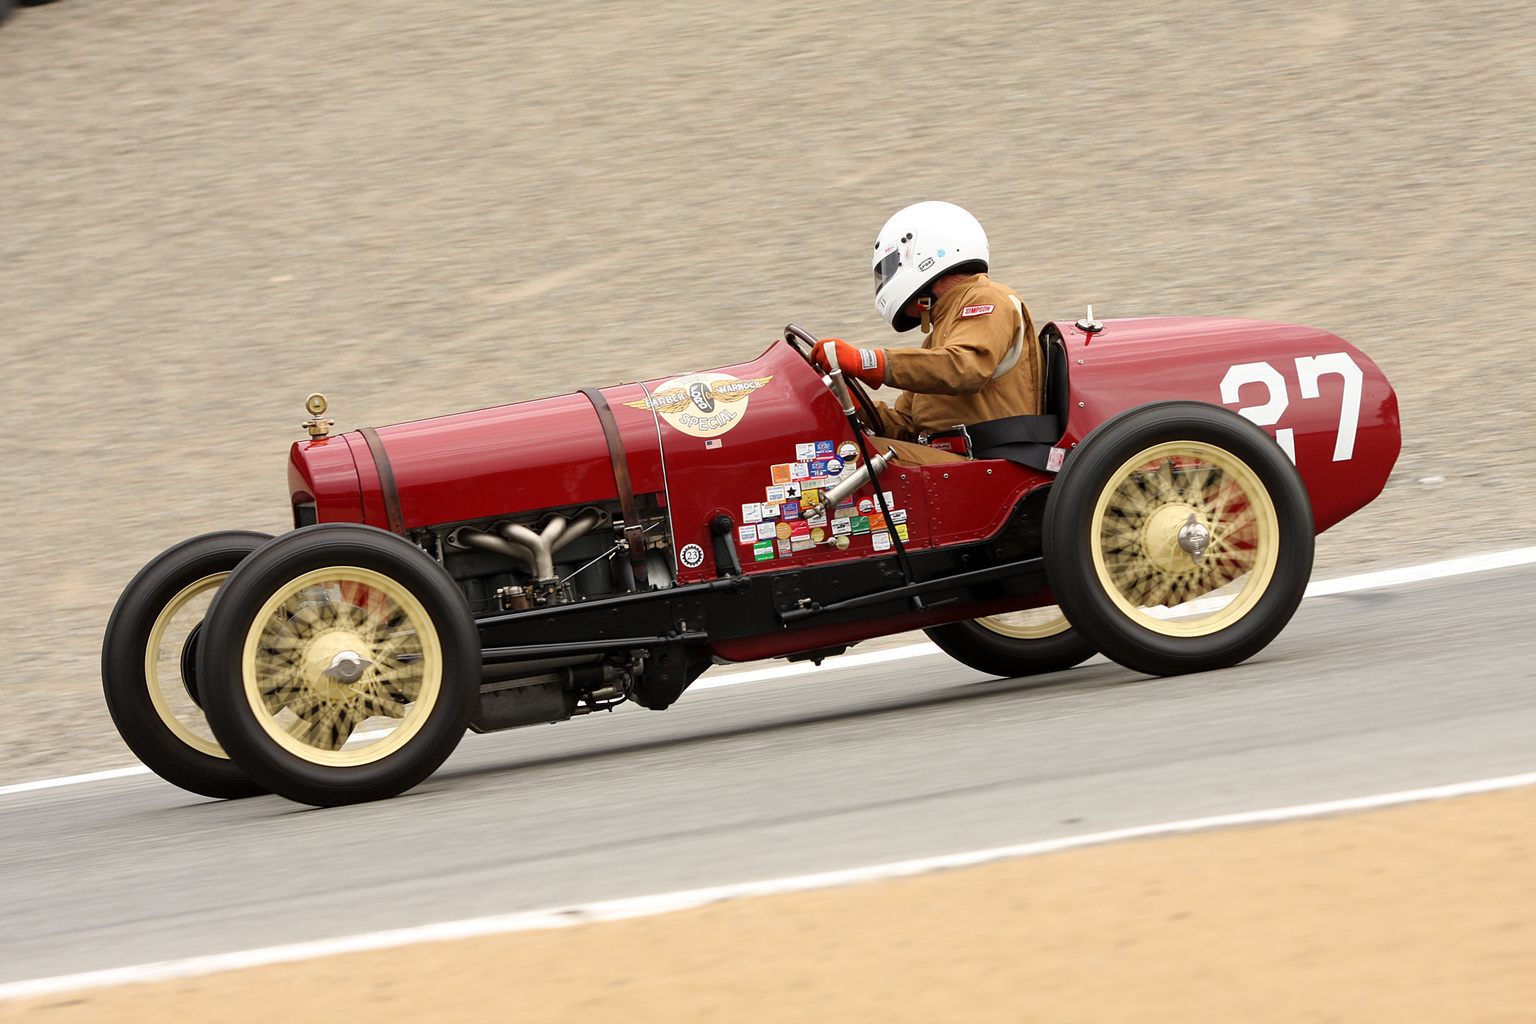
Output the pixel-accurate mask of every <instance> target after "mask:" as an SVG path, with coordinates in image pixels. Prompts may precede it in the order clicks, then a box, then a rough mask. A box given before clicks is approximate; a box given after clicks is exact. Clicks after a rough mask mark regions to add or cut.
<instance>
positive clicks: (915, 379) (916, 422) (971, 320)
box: [875, 274, 1044, 464]
mask: <svg viewBox="0 0 1536 1024" xmlns="http://www.w3.org/2000/svg"><path fill="white" fill-rule="evenodd" d="M1015 297H1016V293H1015V292H1014V291H1013V289H1012V288H1008V287H1006V286H1005V285H1000V284H998V283H996V282H995V281H993V280H991V279H990V278H988V277H987V275H986V274H977V275H975V276H974V277H968V278H966V279H965V280H963V281H961V282H959V283H958V284H956V285H955V286H954V287H952V288H950V289H949V290H948V291H946V292H945V293H944V294H943V295H942V296H941V297H940V298H939V299H938V300H937V301H936V302H935V303H934V305H933V311H932V314H931V315H932V321H933V330H932V331H931V332H930V333H929V334H928V335H927V336H926V337H924V338H923V347H922V348H888V349H886V350H885V382H886V383H887V384H889V385H891V386H892V387H897V388H900V389H901V390H902V391H904V392H905V394H903V395H902V396H901V397H900V398H898V399H897V400H896V405H895V407H894V408H893V407H891V406H888V405H886V404H885V403H884V402H876V403H875V405H876V406H877V408H878V411H879V413H880V423H879V425H878V427H877V431H878V432H879V434H880V435H881V438H882V439H883V440H889V441H892V442H907V443H896V444H892V445H891V447H893V448H895V449H896V456H897V458H898V460H900V461H901V462H905V463H909V464H921V463H932V462H949V461H953V460H954V459H956V458H958V456H954V455H952V454H951V453H949V452H943V451H938V450H936V449H932V448H928V447H926V446H924V445H920V444H917V443H915V442H916V441H917V436H918V435H919V434H922V433H934V432H937V431H940V430H948V429H950V428H951V427H954V426H955V425H957V424H961V423H964V424H971V423H982V422H985V421H986V420H996V419H1002V418H1003V417H1005V416H1028V415H1036V414H1038V413H1039V412H1040V386H1041V381H1042V379H1043V378H1044V373H1043V368H1042V367H1041V365H1040V341H1039V338H1038V337H1037V335H1036V334H1035V325H1034V322H1033V321H1032V320H1031V319H1030V316H1029V310H1028V308H1026V307H1025V306H1024V304H1023V303H1022V302H1021V303H1019V305H1018V306H1015V305H1014V298H1015ZM1021 318H1022V320H1021ZM1021 323H1022V326H1023V329H1024V339H1023V342H1024V343H1023V348H1022V350H1021V351H1020V352H1019V356H1018V361H1017V362H1016V363H1015V364H1014V365H1013V366H1012V367H1011V368H1010V369H1009V370H1007V371H1006V372H1004V373H1002V374H1001V375H999V376H997V377H996V378H994V377H993V374H994V373H995V372H996V371H997V368H998V365H999V363H1001V362H1002V361H1003V360H1004V358H1005V357H1006V356H1007V355H1008V351H1009V349H1011V348H1012V347H1013V343H1014V340H1015V339H1016V338H1017V337H1018V333H1019V328H1020V326H1021ZM882 448H883V445H882Z"/></svg>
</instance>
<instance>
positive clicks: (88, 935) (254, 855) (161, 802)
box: [0, 565, 1536, 983]
mask: <svg viewBox="0 0 1536 1024" xmlns="http://www.w3.org/2000/svg"><path fill="white" fill-rule="evenodd" d="M1533 585H1536V568H1533V567H1531V566H1528V565H1527V566H1522V567H1518V568H1510V569H1502V570H1494V571H1488V572H1482V573H1475V574H1471V575H1465V576H1457V577H1452V578H1447V579H1438V580H1431V581H1427V582H1419V583H1413V584H1408V585H1403V586H1397V587H1391V588H1385V589H1371V590H1364V591H1358V592H1351V593H1344V594H1336V595H1328V596H1319V597H1313V598H1309V599H1308V600H1307V601H1306V602H1304V603H1303V605H1302V608H1301V610H1300V612H1299V613H1298V614H1297V616H1296V618H1295V619H1294V620H1293V622H1292V624H1291V625H1290V627H1289V628H1288V629H1287V630H1286V631H1285V633H1284V634H1282V636H1281V637H1280V638H1279V639H1278V640H1277V641H1276V642H1275V643H1274V644H1272V645H1271V646H1270V647H1269V648H1268V649H1267V650H1266V651H1264V652H1263V653H1262V654H1261V655H1260V656H1259V657H1257V658H1255V659H1254V660H1252V661H1251V662H1249V663H1247V664H1245V665H1242V666H1239V667H1238V668H1235V669H1229V670H1227V671H1224V672H1219V673H1209V674H1202V675H1193V676H1185V677H1181V678H1175V679H1148V678H1145V677H1141V676H1137V675H1135V674H1133V673H1130V672H1128V671H1126V670H1124V669H1121V668H1119V667H1118V666H1114V665H1111V664H1108V663H1105V662H1103V661H1102V660H1101V659H1095V660H1094V661H1092V662H1090V663H1088V664H1087V665H1084V666H1081V667H1079V668H1077V669H1074V670H1072V671H1069V672H1066V673H1060V674H1057V675H1054V676H1049V677H1042V678H1040V679H1036V680H1033V681H1029V680H1004V681H1000V680H992V679H988V678H986V677H983V676H980V675H978V674H977V673H974V672H971V671H969V670H967V669H964V668H962V667H960V666H958V665H956V664H955V663H953V662H951V661H949V660H948V659H947V658H945V657H943V656H942V655H940V656H923V657H916V658H912V659H909V660H904V661H900V662H892V663H888V664H886V665H882V666H873V667H866V668H853V669H848V670H844V671H839V672H829V673H824V674H819V675H815V676H808V677H800V678H789V679H781V680H777V681H763V682H756V683H747V684H742V685H739V686H728V687H718V688H713V689H702V690H699V691H697V692H694V693H691V694H689V695H687V696H686V697H685V698H684V700H683V701H682V702H680V703H679V704H678V705H677V706H676V707H674V708H673V709H671V710H669V711H668V712H666V713H665V714H655V713H650V712H643V711H639V710H635V709H623V710H621V711H620V712H618V713H615V714H613V715H611V716H609V715H605V716H600V717H595V718H587V719H578V720H575V721H573V722H569V723H564V724H562V725H560V726H558V727H556V728H535V729H523V730H514V731H511V732H506V733H500V734H493V735H490V736H483V737H477V736H469V737H467V738H466V741H465V743H464V744H463V745H462V746H461V747H460V749H459V751H458V752H457V753H456V754H455V755H454V757H453V758H452V759H451V760H450V761H449V762H448V764H447V765H446V766H445V767H444V769H443V770H441V771H440V772H439V773H438V774H437V775H436V776H435V777H434V778H433V779H431V780H429V781H428V782H427V783H426V784H424V785H423V786H421V787H419V788H418V789H416V790H414V791H413V792H412V793H410V794H407V795H406V796H404V797H401V798H399V799H396V800H392V801H387V802H384V803H377V804H369V805H364V806H359V807H350V808H339V809H331V810H313V809H308V808H303V807H300V806H297V805H294V804H291V803H288V802H286V801H283V800H280V799H278V798H276V797H263V798H258V799H253V800H246V801H238V802H216V801H205V800H202V799H199V798H196V797H192V796H190V795H188V794H185V793H183V792H181V791H180V790H177V789H174V788H172V787H170V786H168V785H167V784H165V783H163V782H161V781H159V780H158V779H155V778H153V777H143V776H140V777H136V778H126V779H118V780H112V781H105V782H99V783H93V784H88V785H79V786H70V787H65V788H59V789H50V790H40V791H34V792H24V793H11V794H8V795H5V796H4V797H0V800H3V804H0V810H3V814H4V817H5V821H6V828H5V830H4V835H3V837H0V865H3V866H0V907H3V908H4V920H5V927H4V929H3V930H0V983H4V982H11V981H18V980H23V979H29V978H37V977H44V976H53V975H61V974H68V973H75V972H83V971H90V970H99V969H105V968H111V967H120V966H127V965H130V964H138V963H145V962H150V961H156V960H164V959H173V958H181V957H188V956H193V955H203V954H210V953H220V952H228V951H237V950H243V949H251V948H255V947H262V946H270V945H277V944H283V943H293V942H301V941H306V940H314V939H323V938H327V937H337V936H344V935H352V934H357V933H360V932H371V931H377V930H382V929H391V928H400V927H409V926H413V925H419V924H426V923H432V922H439V921H449V920H455V919H461V918H470V917H480V916H485V915H489V914H504V913H511V912H516V911H520V910H531V909H538V908H545V907H551V906H561V905H569V904H576V903H587V902H592V901H597V900H605V899H615V898H621V897H626V896H636V895H644V894H649V893H657V892H664V891H669V890H678V889H690V888H697V887H700V886H708V885H718V884H727V883H732V882H741V881H749V880H754V879H759V878H767V877H779V876H784V875H790V874H797V873H810V872H817V871H826V870H833V869H839V868H848V867H856V866H860V865H863V864H870V863H878V862H884V861H891V860H897V859H902V858H916V857H924V856H932V855H939V854H945V853H951V852H955V851H961V850H970V849H980V848H986V847H995V846H1001V845H1006V844H1012V843H1020V842H1030V841H1038V840H1047V839H1052V838H1059V837H1066V836H1072V835H1080V834H1085V833H1092V832H1100V831H1104V830H1107V829H1115V828H1127V827H1135V826H1139V825H1146V824H1152V823H1157V822H1162V821H1168V820H1172V819H1183V818H1195V817H1202V816H1209V815H1217V814H1226V813H1234V812H1241V811H1247V810H1252V809H1256V808H1265V807H1275V806H1282V805H1288V804H1302V803H1308V802H1314V801H1322V800H1329V799H1336V798H1341V797H1350V796H1357V795H1366V794H1374V793H1381V792H1387V791H1393V790H1402V789H1411V788H1416V787H1423V786H1432V785H1438V784H1443V783H1450V782H1459V781H1464V780H1472V779H1481V778H1487V777H1493V776H1502V775H1510V774H1515V773H1520V772H1526V771H1530V770H1531V768H1532V765H1533V753H1536V743H1533V739H1536V702H1532V701H1531V700H1530V684H1531V675H1532V672H1531V668H1530V666H1531V665H1532V664H1533V663H1536V636H1533V634H1532V631H1531V630H1530V629H1529V621H1530V618H1531V612H1532V606H1533V601H1532V598H1531V592H1532V587H1533ZM708 678H709V677H708V676H706V677H705V679H708Z"/></svg>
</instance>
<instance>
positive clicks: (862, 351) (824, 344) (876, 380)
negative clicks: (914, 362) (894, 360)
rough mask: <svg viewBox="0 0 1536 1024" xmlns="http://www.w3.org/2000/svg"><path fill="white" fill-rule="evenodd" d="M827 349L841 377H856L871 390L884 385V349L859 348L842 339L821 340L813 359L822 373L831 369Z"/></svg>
mask: <svg viewBox="0 0 1536 1024" xmlns="http://www.w3.org/2000/svg"><path fill="white" fill-rule="evenodd" d="M828 347H831V348H832V350H833V353H834V355H835V356H836V359H837V367H838V369H840V370H842V371H843V376H845V377H857V378H858V379H859V380H861V381H863V382H864V383H865V384H868V385H869V386H870V387H872V388H878V387H880V386H881V385H883V384H884V383H885V349H881V348H859V347H858V346H856V345H850V344H848V343H847V342H846V341H844V340H843V339H842V338H822V339H821V341H820V342H818V343H817V345H816V350H815V352H814V353H813V358H814V359H815V362H816V365H817V366H818V367H820V368H821V370H822V372H824V373H825V372H830V371H831V369H832V363H831V362H829V361H828V357H827V349H828Z"/></svg>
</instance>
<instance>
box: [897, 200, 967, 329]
mask: <svg viewBox="0 0 1536 1024" xmlns="http://www.w3.org/2000/svg"><path fill="white" fill-rule="evenodd" d="M990 255H991V250H990V249H989V248H988V246H987V233H986V232H985V231H983V230H982V229H981V223H980V222H979V221H978V220H977V219H976V218H975V217H972V216H971V215H970V214H969V213H967V212H966V211H965V210H963V209H961V208H960V207H958V206H956V205H955V204H954V203H940V202H928V203H917V204H915V205H913V206H909V207H907V208H906V209H904V210H901V211H899V212H898V213H897V214H896V215H895V216H894V217H892V218H891V219H890V220H888V221H886V222H885V227H883V228H881V229H880V236H879V238H877V239H876V241H875V309H877V310H879V312H880V315H881V316H883V317H885V322H886V323H888V324H890V325H891V326H892V327H894V328H895V329H896V330H898V331H910V330H911V329H912V328H914V327H916V326H917V324H918V320H917V317H913V316H908V315H907V314H906V313H904V312H902V311H903V310H904V309H906V307H907V303H909V302H911V301H912V300H913V299H914V298H916V297H917V296H919V295H922V294H923V293H925V292H926V291H927V290H928V289H929V287H930V286H932V284H933V282H935V281H937V280H938V279H939V278H941V277H943V276H944V275H945V274H957V273H970V274H979V273H982V272H983V271H985V270H986V269H987V261H988V259H989V257H990Z"/></svg>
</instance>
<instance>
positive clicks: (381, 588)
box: [241, 566, 443, 767]
mask: <svg viewBox="0 0 1536 1024" xmlns="http://www.w3.org/2000/svg"><path fill="white" fill-rule="evenodd" d="M241 670H242V675H243V683H244V689H245V694H246V699H247V700H248V702H249V704H250V708H251V711H252V712H253V713H254V714H255V716H256V720H257V721H258V722H260V723H261V727H262V729H263V730H265V731H266V733H267V734H268V735H269V736H270V737H271V738H272V739H273V740H274V741H276V742H277V744H278V745H279V746H281V747H283V748H284V749H285V750H287V751H289V752H290V753H293V754H295V755H297V756H298V757H301V758H303V759H304V760H306V761H310V762H312V763H314V764H320V765H327V766H332V767H354V766H357V765H364V764H370V763H372V762H375V761H378V760H380V759H382V758H384V757H388V756H389V755H390V754H392V753H394V752H395V751H397V750H399V749H401V748H402V747H404V746H405V745H406V744H408V743H410V742H411V740H412V739H413V738H414V737H415V735H416V734H417V733H418V732H420V731H421V729H422V728H423V726H425V724H426V723H427V721H428V720H429V719H430V718H431V716H432V709H433V708H434V706H435V705H436V704H437V701H438V697H439V695H440V694H441V691H442V680H443V657H442V646H441V643H440V641H439V639H438V635H437V630H436V629H435V628H434V627H433V625H432V620H431V617H430V616H428V614H427V610H426V608H425V607H423V606H422V604H421V602H420V601H419V600H418V599H417V598H416V596H415V595H414V594H412V593H411V592H410V591H409V590H407V589H406V588H405V587H403V586H401V585H400V584H399V583H398V582H396V581H395V580H393V579H391V578H390V577H388V576H385V575H383V574H382V573H378V572H375V571H373V570H372V569H364V568H360V567H356V566H331V567H328V568H324V569H316V570H314V571H313V572H308V573H305V574H304V575H302V576H300V577H298V578H297V579H294V580H292V581H290V582H288V583H286V584H284V585H283V586H282V587H279V588H278V589H277V591H276V592H275V593H274V594H273V595H272V597H271V598H269V599H268V600H267V602H266V603H265V604H264V605H262V607H261V610H260V611H259V612H257V614H256V617H255V619H254V620H253V621H252V623H251V627H250V630H249V632H248V633H247V634H246V641H245V649H244V652H243V655H242V658H241Z"/></svg>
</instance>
